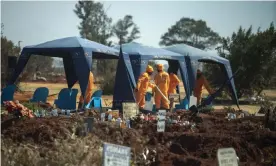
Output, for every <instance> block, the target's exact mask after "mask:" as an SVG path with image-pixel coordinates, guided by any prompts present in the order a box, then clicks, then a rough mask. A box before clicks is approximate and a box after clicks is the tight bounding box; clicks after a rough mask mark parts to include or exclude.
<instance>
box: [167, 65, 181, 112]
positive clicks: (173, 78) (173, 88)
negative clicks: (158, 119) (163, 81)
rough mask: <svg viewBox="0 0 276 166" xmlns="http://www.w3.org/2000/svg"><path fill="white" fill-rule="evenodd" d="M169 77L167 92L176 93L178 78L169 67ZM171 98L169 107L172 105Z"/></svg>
mask: <svg viewBox="0 0 276 166" xmlns="http://www.w3.org/2000/svg"><path fill="white" fill-rule="evenodd" d="M168 72H169V74H170V75H169V78H170V84H169V89H168V94H169V95H170V94H176V87H177V86H178V85H179V83H180V80H179V79H178V77H177V75H176V72H173V71H172V70H171V69H169V71H168ZM173 100H174V99H171V100H170V108H172V106H173Z"/></svg>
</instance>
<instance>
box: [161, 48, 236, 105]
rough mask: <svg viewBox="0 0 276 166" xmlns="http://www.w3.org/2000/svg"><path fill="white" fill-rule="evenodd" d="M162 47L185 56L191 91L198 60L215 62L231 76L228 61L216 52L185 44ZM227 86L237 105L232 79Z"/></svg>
mask: <svg viewBox="0 0 276 166" xmlns="http://www.w3.org/2000/svg"><path fill="white" fill-rule="evenodd" d="M164 49H166V50H169V51H172V52H175V53H179V54H182V55H184V56H185V60H186V63H187V68H188V75H189V80H190V84H189V85H190V89H191V91H190V92H192V89H194V86H195V80H196V70H197V69H198V67H199V62H207V63H216V64H218V65H220V68H221V69H222V71H223V72H224V73H225V75H226V76H227V78H228V79H229V78H231V77H232V69H231V65H230V62H229V61H228V60H227V59H225V58H222V57H220V56H219V55H218V54H217V53H216V52H207V51H203V50H200V49H197V48H194V47H191V46H188V45H186V44H176V45H172V46H168V47H165V48H164ZM229 88H230V91H231V93H232V96H231V97H232V99H233V101H234V102H235V103H236V104H237V106H238V107H239V103H238V98H237V93H236V88H235V84H234V79H231V81H230V84H229ZM190 94H191V93H190Z"/></svg>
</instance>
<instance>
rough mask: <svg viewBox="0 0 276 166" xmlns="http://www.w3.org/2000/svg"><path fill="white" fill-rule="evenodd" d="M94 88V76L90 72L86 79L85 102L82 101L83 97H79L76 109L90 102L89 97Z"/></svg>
mask: <svg viewBox="0 0 276 166" xmlns="http://www.w3.org/2000/svg"><path fill="white" fill-rule="evenodd" d="M93 88H94V76H93V73H92V72H89V78H88V84H87V89H86V91H85V100H84V99H83V96H82V95H81V96H80V99H79V106H78V108H81V107H82V105H83V104H85V105H86V104H88V103H89V101H90V100H91V97H92V95H93V93H92V91H93Z"/></svg>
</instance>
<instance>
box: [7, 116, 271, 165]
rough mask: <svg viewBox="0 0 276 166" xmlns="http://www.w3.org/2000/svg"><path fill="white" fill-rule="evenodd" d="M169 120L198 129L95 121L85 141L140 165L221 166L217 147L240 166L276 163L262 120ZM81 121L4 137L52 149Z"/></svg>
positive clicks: (28, 125)
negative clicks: (126, 150) (109, 146)
mask: <svg viewBox="0 0 276 166" xmlns="http://www.w3.org/2000/svg"><path fill="white" fill-rule="evenodd" d="M169 116H171V117H178V116H180V117H181V119H182V120H189V121H190V122H193V121H194V122H196V124H197V125H196V126H195V127H194V128H192V129H191V127H190V126H181V125H180V124H170V125H169V124H166V129H165V131H166V132H164V133H157V132H156V129H157V126H156V121H150V122H149V121H142V120H141V119H136V120H135V121H134V122H133V123H132V128H130V129H128V128H126V129H121V128H118V127H117V126H116V124H112V123H110V122H95V123H94V124H93V130H92V135H91V136H93V138H92V137H91V136H88V137H84V138H83V139H87V138H89V139H98V140H100V141H101V142H110V143H114V144H119V145H125V146H130V147H131V148H132V162H134V163H135V164H136V165H212V166H213V165H217V159H216V153H217V150H218V148H227V147H233V148H234V149H235V150H236V152H237V155H238V157H239V160H240V165H265V164H268V163H272V162H273V160H275V159H276V132H273V131H269V130H268V129H265V128H264V125H263V120H260V119H259V118H254V117H249V118H243V119H236V120H231V121H228V120H227V119H225V118H224V117H225V116H226V114H225V113H219V114H217V115H216V114H215V113H210V114H200V115H199V117H193V118H192V117H191V116H190V114H189V113H188V112H185V113H183V112H177V113H174V114H172V115H169ZM78 123H81V122H80V120H79V119H77V118H75V119H74V118H49V119H37V120H24V121H16V122H14V123H13V124H12V125H4V127H3V125H2V139H3V138H4V139H5V138H6V139H7V138H11V139H12V140H13V141H16V142H24V141H26V140H33V141H34V144H39V145H48V144H52V145H53V144H54V142H55V139H64V140H65V139H69V140H70V139H72V134H73V133H74V131H75V130H74V128H76V127H75V126H76V124H78ZM2 124H3V123H2ZM90 137H91V138H90ZM69 142H70V141H69ZM97 144H99V143H97ZM48 147H51V146H48ZM98 158H100V157H98Z"/></svg>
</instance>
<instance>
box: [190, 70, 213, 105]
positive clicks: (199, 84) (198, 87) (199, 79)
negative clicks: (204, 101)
mask: <svg viewBox="0 0 276 166" xmlns="http://www.w3.org/2000/svg"><path fill="white" fill-rule="evenodd" d="M203 85H204V87H205V88H206V89H207V91H208V93H209V94H212V93H213V90H212V89H211V88H210V86H209V83H208V81H207V80H206V78H205V77H204V75H203V74H202V72H201V71H200V70H197V73H196V83H195V88H194V96H195V97H196V98H197V105H199V104H200V103H201V95H202V88H203Z"/></svg>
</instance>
